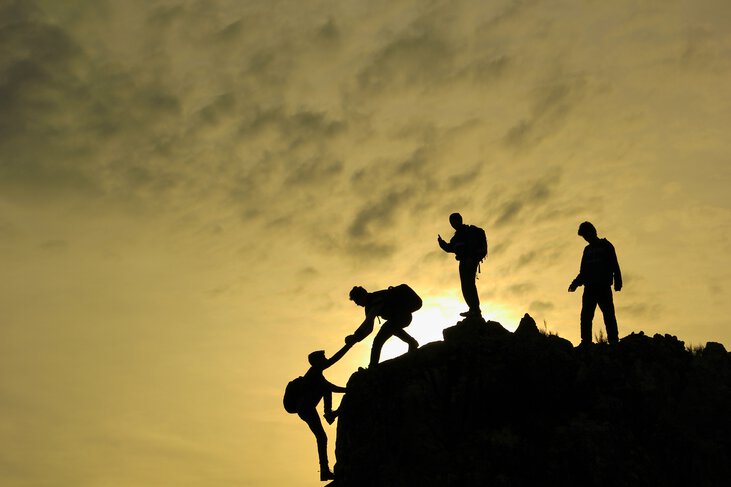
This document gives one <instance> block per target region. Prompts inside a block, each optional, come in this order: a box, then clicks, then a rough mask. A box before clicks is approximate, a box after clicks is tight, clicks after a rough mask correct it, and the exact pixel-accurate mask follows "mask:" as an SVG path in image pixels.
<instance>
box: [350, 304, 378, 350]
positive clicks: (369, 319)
mask: <svg viewBox="0 0 731 487" xmlns="http://www.w3.org/2000/svg"><path fill="white" fill-rule="evenodd" d="M381 307H382V305H375V306H372V307H371V308H370V309H369V310H368V312H367V313H366V317H365V320H363V323H361V325H360V326H359V327H358V329H357V330H355V332H354V333H353V334H352V335H350V336H348V337H347V338H346V339H345V343H350V344H351V345H354V344H355V343H357V342H359V341H361V340H363V339H364V338H365V337H367V336H368V335H370V334H371V332H372V331H373V323H374V322H375V321H376V316H378V313H379V312H380V311H381Z"/></svg>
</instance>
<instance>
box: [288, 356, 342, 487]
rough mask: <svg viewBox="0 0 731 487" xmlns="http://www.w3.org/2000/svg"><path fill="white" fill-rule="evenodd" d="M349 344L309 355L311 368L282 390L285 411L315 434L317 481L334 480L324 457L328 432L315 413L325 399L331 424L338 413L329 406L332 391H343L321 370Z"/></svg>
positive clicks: (336, 358) (326, 414) (333, 361)
mask: <svg viewBox="0 0 731 487" xmlns="http://www.w3.org/2000/svg"><path fill="white" fill-rule="evenodd" d="M352 346H353V345H352V344H346V345H345V346H344V347H343V348H341V349H340V350H338V352H337V353H335V355H333V356H332V357H330V358H327V357H325V352H324V351H323V350H318V351H316V352H312V353H311V354H309V355H308V356H307V360H308V361H309V362H310V366H311V367H310V368H309V370H308V371H307V372H306V373H305V375H304V376H301V377H298V378H296V379H294V380H293V381H291V382H290V383H289V384H287V389H286V390H285V392H284V401H283V402H284V408H285V409H286V410H287V412H290V413H297V415H299V417H300V418H302V420H303V421H304V422H305V423H307V426H309V427H310V430H311V431H312V433H313V434H314V435H315V439H316V440H317V455H318V457H319V459H320V480H323V481H324V480H333V479H334V478H335V475H334V474H333V473H332V471H331V470H330V464H329V462H328V459H327V434H325V429H324V428H323V427H322V422H321V421H320V417H319V415H318V414H317V405H318V404H319V403H320V400H321V399H324V403H325V404H324V406H325V414H324V415H323V416H324V418H325V420H326V421H327V422H328V424H332V423H333V422H334V421H335V418H336V417H337V415H338V411H337V410H335V411H333V409H332V393H333V392H345V388H344V387H340V386H336V385H335V384H331V383H330V382H328V380H327V379H325V376H324V375H323V374H322V372H323V371H324V370H325V369H327V368H328V367H330V366H331V365H333V364H334V363H335V362H337V361H338V360H340V359H341V358H342V357H343V355H345V354H346V352H347V351H348V350H350V348H351V347H352Z"/></svg>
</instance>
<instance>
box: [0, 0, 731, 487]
mask: <svg viewBox="0 0 731 487" xmlns="http://www.w3.org/2000/svg"><path fill="white" fill-rule="evenodd" d="M730 127H731V3H729V2H728V1H727V0H617V1H614V2H601V1H598V0H544V1H537V0H522V1H519V0H494V1H489V2H488V1H477V0H455V1H413V0H388V1H384V0H373V1H368V2H363V1H353V0H338V1H335V0H333V1H324V0H322V1H321V0H311V1H309V0H308V1H307V2H302V1H280V0H268V1H266V2H263V1H262V2H260V1H246V0H238V1H233V0H145V1H142V0H64V1H58V0H0V275H1V276H2V280H1V281H0V309H1V310H2V311H1V312H0V438H2V440H1V441H0V483H2V485H4V486H10V487H26V486H28V487H29V486H34V487H35V486H50V487H53V486H58V487H62V486H64V487H65V486H70V485H73V486H78V487H86V486H89V487H97V486H98V487H108V486H109V487H133V486H134V487H137V486H141V485H154V486H158V487H166V486H176V487H180V486H206V487H216V486H231V485H238V486H262V487H270V486H281V485H287V486H294V487H300V486H310V485H319V483H318V474H317V455H316V449H315V442H314V438H313V437H312V435H311V433H310V432H309V431H308V430H307V427H306V425H305V424H304V423H303V422H302V421H300V420H299V418H297V417H296V416H292V415H288V414H287V413H285V411H284V409H283V408H282V405H281V398H282V393H283V390H284V386H285V385H286V383H287V382H288V381H289V380H290V379H292V378H294V377H296V376H298V375H301V374H303V373H304V372H305V371H306V369H307V366H308V364H307V360H306V357H307V354H308V353H310V352H311V351H313V350H318V349H324V350H325V351H326V353H327V354H328V355H330V354H332V353H334V352H335V351H337V350H338V349H339V348H340V346H341V345H342V344H343V338H344V337H345V336H346V335H348V334H349V333H351V332H352V331H353V330H354V329H355V328H356V327H357V326H358V325H359V324H360V322H361V321H362V319H363V311H362V308H358V307H356V306H355V305H354V304H353V303H352V302H350V301H348V298H347V295H348V292H349V290H350V289H351V287H352V286H353V285H356V284H357V285H362V286H364V287H366V288H367V289H369V290H377V289H382V288H385V287H387V286H389V285H395V284H399V283H402V282H407V283H409V284H410V285H411V286H412V287H413V288H414V289H415V290H417V292H418V293H419V294H420V295H421V296H422V298H423V299H424V308H423V309H422V310H420V311H418V312H417V313H416V314H415V315H414V322H413V323H412V325H411V326H410V327H409V328H407V331H408V332H409V333H411V334H412V335H414V336H415V337H416V338H417V340H419V342H420V343H426V342H430V341H434V340H439V339H440V338H441V332H442V330H443V329H444V328H445V327H447V326H451V325H453V324H454V323H455V322H456V321H457V319H458V313H459V312H460V311H463V310H464V309H465V307H464V304H463V303H462V299H461V294H460V291H459V279H458V275H457V263H456V262H455V261H454V259H453V258H452V256H450V255H448V254H445V253H443V252H441V251H440V250H439V248H438V246H437V242H436V237H437V235H438V234H441V235H442V236H443V237H445V238H448V237H449V236H451V234H452V229H451V227H450V226H449V223H448V216H449V214H450V213H452V212H454V211H459V212H460V213H461V214H462V215H463V217H464V219H465V222H466V223H471V224H475V225H478V226H480V227H482V228H484V229H485V230H486V233H487V236H488V240H489V248H490V254H489V257H488V259H487V261H486V262H485V263H484V264H483V266H482V273H481V274H480V276H479V281H478V290H479V293H480V297H481V301H482V311H483V315H484V316H485V318H487V319H493V320H496V321H499V322H501V323H502V324H503V325H504V326H505V327H506V328H508V329H510V330H514V329H515V328H516V327H517V324H518V321H519V319H520V317H521V316H523V314H524V313H526V312H528V313H530V314H531V315H532V316H533V317H534V318H535V319H536V321H537V322H538V324H539V326H540V327H541V328H543V329H545V330H546V331H549V332H552V333H558V334H559V335H560V336H562V337H564V338H567V339H568V340H571V341H572V342H573V343H574V344H577V343H578V340H579V323H578V322H579V310H580V300H581V295H580V293H574V294H570V293H568V292H567V286H568V284H569V283H570V282H571V280H572V279H573V278H574V277H575V276H576V273H577V272H578V267H579V261H580V258H581V252H582V249H583V247H584V245H585V242H584V241H583V240H582V239H581V238H580V237H578V236H577V234H576V231H577V229H578V225H579V223H581V222H582V221H585V220H589V221H591V222H593V223H594V224H595V226H596V227H597V229H598V232H599V235H600V236H602V237H606V238H608V239H609V240H610V241H611V242H612V243H613V244H614V246H615V247H616V249H617V254H618V258H619V263H620V266H621V267H622V271H623V275H624V289H623V290H622V291H621V292H620V293H617V294H615V303H616V307H617V317H618V321H619V331H620V336H624V335H627V334H629V333H631V332H639V331H640V330H642V331H644V332H645V333H646V334H655V333H663V334H664V333H669V334H672V335H676V336H678V338H679V339H681V340H683V341H684V342H685V343H686V345H688V346H700V345H703V344H705V343H706V342H708V341H716V342H721V343H723V344H724V345H725V346H726V347H727V348H731V331H730V330H729V318H728V302H729V298H731V284H729V280H731V265H729V264H730V263H731V240H730V239H731V231H730V230H731V193H730V192H729V190H728V188H729V185H730V183H731V160H730V156H729V154H730V150H729V149H731V143H729V137H728V133H729V128H730ZM594 329H595V332H598V331H599V330H603V324H602V320H601V316H600V315H599V314H598V316H597V318H596V319H595V328H594ZM370 342H371V338H369V339H367V340H365V341H364V342H362V343H360V344H358V345H357V346H356V347H354V348H353V349H352V350H351V351H350V352H349V353H348V355H346V357H345V358H344V359H342V360H341V361H340V362H339V363H338V364H336V365H335V366H333V367H332V368H331V369H329V370H328V371H327V377H328V378H329V379H330V380H331V381H333V382H335V383H338V384H340V385H344V384H345V383H346V382H347V379H348V377H349V375H350V374H351V373H352V372H353V371H354V370H357V368H358V367H360V366H365V365H366V364H367V361H368V354H369V349H370ZM392 342H394V343H392ZM405 350H406V345H405V344H403V343H401V342H399V341H398V340H395V339H394V340H391V341H389V342H388V343H387V345H386V347H385V348H384V353H383V359H387V358H390V357H394V356H397V355H399V354H401V353H403V352H404V351H405ZM495 400H500V398H495ZM338 401H339V398H336V401H335V402H336V404H337V403H338ZM326 430H327V432H328V435H329V436H330V447H331V450H332V447H333V444H334V437H335V427H334V426H328V427H327V428H326ZM333 461H334V460H333V459H332V452H331V462H333Z"/></svg>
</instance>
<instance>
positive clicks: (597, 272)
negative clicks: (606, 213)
mask: <svg viewBox="0 0 731 487" xmlns="http://www.w3.org/2000/svg"><path fill="white" fill-rule="evenodd" d="M579 235H580V236H581V237H583V238H584V240H586V241H587V242H589V245H587V246H586V247H585V248H584V255H583V256H582V257H581V268H580V270H579V275H578V276H576V279H574V280H573V282H572V283H571V285H570V286H569V292H574V291H576V288H577V287H579V286H582V285H583V286H584V296H583V297H582V300H581V344H582V345H586V344H590V343H591V322H592V320H593V319H594V311H595V310H596V306H597V304H598V305H599V309H601V310H602V314H603V315H604V326H606V328H607V339H608V340H609V343H616V342H617V341H618V340H619V331H618V330H617V317H616V316H615V314H614V301H613V299H612V282H614V290H615V291H617V292H619V291H620V290H621V289H622V273H621V272H620V270H619V263H618V262H617V253H616V252H615V251H614V246H613V245H612V244H611V243H609V240H607V239H606V238H599V237H597V234H596V228H594V225H592V224H591V223H589V222H584V223H582V224H581V225H579Z"/></svg>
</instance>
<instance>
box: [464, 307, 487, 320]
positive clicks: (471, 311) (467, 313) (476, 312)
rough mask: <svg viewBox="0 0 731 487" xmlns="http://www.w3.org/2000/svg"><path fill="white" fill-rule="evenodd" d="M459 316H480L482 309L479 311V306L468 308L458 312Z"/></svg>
mask: <svg viewBox="0 0 731 487" xmlns="http://www.w3.org/2000/svg"><path fill="white" fill-rule="evenodd" d="M460 316H464V317H465V318H468V317H470V316H482V311H480V309H479V308H477V309H468V310H467V311H465V312H464V313H460Z"/></svg>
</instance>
